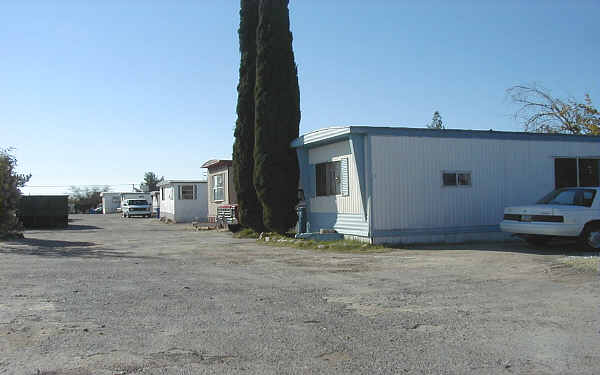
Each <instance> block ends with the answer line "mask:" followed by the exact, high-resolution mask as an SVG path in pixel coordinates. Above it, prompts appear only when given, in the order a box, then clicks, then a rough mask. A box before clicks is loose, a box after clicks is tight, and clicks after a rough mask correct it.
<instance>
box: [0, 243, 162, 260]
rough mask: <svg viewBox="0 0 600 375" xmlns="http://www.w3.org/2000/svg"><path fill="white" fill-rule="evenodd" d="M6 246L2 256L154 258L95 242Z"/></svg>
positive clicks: (12, 244)
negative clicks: (101, 245) (109, 247)
mask: <svg viewBox="0 0 600 375" xmlns="http://www.w3.org/2000/svg"><path fill="white" fill-rule="evenodd" d="M5 244H6V245H8V246H0V254H16V255H34V256H41V257H51V258H62V257H79V258H139V259H141V258H152V257H148V256H135V255H131V253H130V252H124V251H115V250H111V249H105V248H102V247H99V246H98V245H97V244H96V243H94V242H81V241H59V240H42V239H37V238H24V239H20V240H13V241H8V242H5Z"/></svg>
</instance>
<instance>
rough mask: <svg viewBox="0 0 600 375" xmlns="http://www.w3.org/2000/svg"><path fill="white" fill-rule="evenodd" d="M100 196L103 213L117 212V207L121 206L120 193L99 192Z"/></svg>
mask: <svg viewBox="0 0 600 375" xmlns="http://www.w3.org/2000/svg"><path fill="white" fill-rule="evenodd" d="M100 197H101V198H102V213H103V214H105V215H106V214H114V213H115V212H117V208H119V207H121V193H108V192H102V193H100Z"/></svg>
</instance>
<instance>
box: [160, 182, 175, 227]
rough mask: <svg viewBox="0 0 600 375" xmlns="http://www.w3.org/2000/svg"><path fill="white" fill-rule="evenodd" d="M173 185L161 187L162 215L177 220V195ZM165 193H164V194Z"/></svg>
mask: <svg viewBox="0 0 600 375" xmlns="http://www.w3.org/2000/svg"><path fill="white" fill-rule="evenodd" d="M173 190H174V189H173V186H172V185H168V186H164V187H160V216H161V217H166V218H168V219H171V220H175V200H174V198H175V196H174V195H173ZM163 194H164V195H163Z"/></svg>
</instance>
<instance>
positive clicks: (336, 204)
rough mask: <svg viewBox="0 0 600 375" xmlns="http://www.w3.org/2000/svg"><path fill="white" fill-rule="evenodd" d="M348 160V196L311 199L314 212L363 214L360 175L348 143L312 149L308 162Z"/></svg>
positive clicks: (313, 163)
mask: <svg viewBox="0 0 600 375" xmlns="http://www.w3.org/2000/svg"><path fill="white" fill-rule="evenodd" d="M343 158H347V159H348V193H349V194H348V195H347V196H344V195H328V196H321V197H316V196H315V197H311V198H310V206H311V209H312V211H313V212H322V213H328V212H331V213H335V212H336V213H340V214H362V213H363V209H362V201H361V195H360V186H359V184H358V173H357V170H356V162H355V160H354V155H352V152H351V150H350V144H349V143H348V141H344V142H338V143H333V144H329V145H325V146H321V147H316V148H313V149H310V150H309V152H308V162H309V163H310V164H311V165H316V164H319V163H325V162H330V161H338V160H340V159H343Z"/></svg>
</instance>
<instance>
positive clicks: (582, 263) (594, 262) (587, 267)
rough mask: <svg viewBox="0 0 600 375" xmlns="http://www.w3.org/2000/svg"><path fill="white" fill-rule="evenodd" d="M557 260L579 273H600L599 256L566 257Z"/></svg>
mask: <svg viewBox="0 0 600 375" xmlns="http://www.w3.org/2000/svg"><path fill="white" fill-rule="evenodd" d="M559 260H560V262H561V263H564V264H566V265H568V266H570V267H573V268H574V269H576V270H578V271H581V272H600V256H568V257H564V258H560V259H559Z"/></svg>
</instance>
